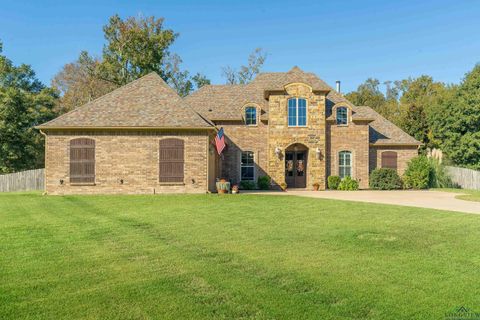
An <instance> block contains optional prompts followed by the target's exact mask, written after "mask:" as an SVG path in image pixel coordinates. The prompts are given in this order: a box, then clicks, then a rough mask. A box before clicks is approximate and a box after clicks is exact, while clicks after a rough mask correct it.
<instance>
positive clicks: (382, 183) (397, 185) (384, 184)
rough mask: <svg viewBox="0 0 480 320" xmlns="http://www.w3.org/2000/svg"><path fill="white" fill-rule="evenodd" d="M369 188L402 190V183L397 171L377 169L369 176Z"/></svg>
mask: <svg viewBox="0 0 480 320" xmlns="http://www.w3.org/2000/svg"><path fill="white" fill-rule="evenodd" d="M369 184H370V188H371V189H374V190H395V189H402V186H403V182H402V179H401V178H400V176H399V175H398V173H397V171H396V170H394V169H389V168H379V169H375V170H373V171H372V173H371V174H370V183H369Z"/></svg>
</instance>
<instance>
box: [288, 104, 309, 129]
mask: <svg viewBox="0 0 480 320" xmlns="http://www.w3.org/2000/svg"><path fill="white" fill-rule="evenodd" d="M306 125H307V100H305V99H302V98H291V99H288V126H289V127H305V126H306Z"/></svg>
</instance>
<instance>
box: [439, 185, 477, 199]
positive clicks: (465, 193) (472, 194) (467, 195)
mask: <svg viewBox="0 0 480 320" xmlns="http://www.w3.org/2000/svg"><path fill="white" fill-rule="evenodd" d="M432 190H436V191H446V192H455V193H462V194H461V195H458V196H456V197H455V198H457V199H462V200H468V201H478V202H480V190H469V189H455V188H439V189H432Z"/></svg>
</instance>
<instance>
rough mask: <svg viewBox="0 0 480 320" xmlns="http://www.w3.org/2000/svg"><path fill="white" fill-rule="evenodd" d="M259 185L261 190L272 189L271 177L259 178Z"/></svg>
mask: <svg viewBox="0 0 480 320" xmlns="http://www.w3.org/2000/svg"><path fill="white" fill-rule="evenodd" d="M257 185H258V188H259V189H260V190H268V189H270V177H269V176H261V177H258V179H257Z"/></svg>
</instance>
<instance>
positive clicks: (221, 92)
mask: <svg viewBox="0 0 480 320" xmlns="http://www.w3.org/2000/svg"><path fill="white" fill-rule="evenodd" d="M294 82H302V83H306V84H308V85H310V86H311V87H312V89H313V90H314V91H323V92H328V93H327V96H326V98H327V101H326V117H327V118H332V107H333V106H334V105H335V104H337V103H345V104H348V105H349V106H351V108H352V110H353V118H354V119H355V118H356V119H362V120H371V122H370V123H369V125H370V143H372V144H378V145H381V144H407V145H420V144H421V143H420V142H419V141H417V140H415V139H414V138H413V137H411V136H410V135H408V134H407V133H405V132H404V131H403V130H402V129H400V128H398V127H397V126H396V125H394V124H393V123H391V122H390V121H388V120H387V119H385V118H384V117H382V116H381V115H380V114H378V113H377V112H375V111H374V110H373V109H372V108H370V107H367V106H355V105H354V104H352V103H351V102H350V101H348V100H347V99H346V98H345V97H344V96H343V95H342V94H340V93H338V92H336V91H335V90H333V89H332V87H330V86H329V85H328V84H326V83H325V82H324V81H323V80H321V79H320V78H318V77H317V76H316V75H315V74H314V73H307V72H303V71H302V70H301V69H300V68H298V67H294V68H292V69H291V70H290V71H288V72H268V73H260V74H258V75H257V77H256V78H255V79H254V80H253V81H252V82H250V83H249V84H246V85H207V86H204V87H202V88H200V89H199V90H198V91H196V92H194V93H193V94H191V95H189V96H188V97H186V98H185V100H186V101H187V102H188V103H189V104H190V105H191V106H192V108H193V109H194V110H195V111H197V112H198V113H200V114H202V115H203V116H204V117H205V118H207V119H210V120H212V121H215V120H242V108H243V107H244V106H245V105H246V104H248V103H255V104H257V105H259V106H260V107H261V108H262V113H263V114H262V115H261V117H262V119H265V118H267V116H266V114H267V113H268V101H267V100H266V99H265V91H283V90H284V87H285V85H287V84H289V83H294Z"/></svg>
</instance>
